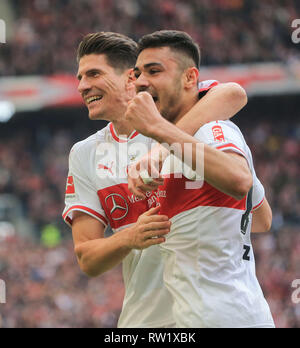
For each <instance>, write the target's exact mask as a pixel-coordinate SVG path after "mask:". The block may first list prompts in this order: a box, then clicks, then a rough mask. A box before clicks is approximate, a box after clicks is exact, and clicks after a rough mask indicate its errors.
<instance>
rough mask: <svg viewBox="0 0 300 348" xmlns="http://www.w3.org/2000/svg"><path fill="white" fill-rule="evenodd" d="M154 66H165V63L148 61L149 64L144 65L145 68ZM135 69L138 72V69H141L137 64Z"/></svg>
mask: <svg viewBox="0 0 300 348" xmlns="http://www.w3.org/2000/svg"><path fill="white" fill-rule="evenodd" d="M154 66H159V67H163V65H162V64H161V63H148V64H145V65H144V69H149V68H152V67H154ZM134 71H135V72H137V71H140V69H139V68H138V67H137V66H136V67H135V68H134Z"/></svg>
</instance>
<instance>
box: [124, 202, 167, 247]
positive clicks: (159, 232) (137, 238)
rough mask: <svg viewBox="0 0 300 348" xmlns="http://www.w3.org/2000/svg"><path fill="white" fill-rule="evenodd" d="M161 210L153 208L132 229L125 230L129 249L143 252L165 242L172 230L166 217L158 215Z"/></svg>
mask: <svg viewBox="0 0 300 348" xmlns="http://www.w3.org/2000/svg"><path fill="white" fill-rule="evenodd" d="M159 210H160V207H159V206H157V207H155V208H151V209H150V210H148V211H147V212H146V213H144V214H142V215H141V216H140V217H139V218H138V220H137V222H136V223H135V224H134V225H133V226H132V227H129V228H128V229H126V230H124V232H123V233H126V236H127V238H128V242H127V244H128V247H129V248H131V249H139V250H142V249H146V248H148V247H150V246H152V245H155V244H161V243H163V242H165V235H166V234H168V233H169V232H170V229H171V221H170V220H169V218H168V217H167V216H165V215H158V213H159Z"/></svg>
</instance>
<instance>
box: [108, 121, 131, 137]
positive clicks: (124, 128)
mask: <svg viewBox="0 0 300 348" xmlns="http://www.w3.org/2000/svg"><path fill="white" fill-rule="evenodd" d="M112 124H113V125H114V128H115V131H116V133H117V135H118V136H122V135H126V136H127V137H129V136H130V134H131V133H132V132H133V131H134V128H133V127H132V126H131V124H130V123H129V122H127V121H125V120H114V121H112Z"/></svg>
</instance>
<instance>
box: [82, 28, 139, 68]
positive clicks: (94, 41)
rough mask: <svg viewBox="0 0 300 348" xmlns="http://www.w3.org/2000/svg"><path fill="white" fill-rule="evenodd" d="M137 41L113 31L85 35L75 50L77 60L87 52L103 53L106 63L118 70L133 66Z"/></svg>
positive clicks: (87, 53)
mask: <svg viewBox="0 0 300 348" xmlns="http://www.w3.org/2000/svg"><path fill="white" fill-rule="evenodd" d="M137 48H138V46H137V43H136V42H135V41H134V40H132V39H130V38H129V37H127V36H125V35H122V34H119V33H113V32H98V33H92V34H88V35H86V36H85V37H84V38H83V40H82V41H81V43H80V44H79V47H78V50H77V61H78V62H79V61H80V59H81V58H82V57H83V56H85V55H89V54H104V55H106V57H107V63H108V64H109V65H110V66H111V67H113V68H115V69H118V70H121V71H124V70H126V69H130V68H133V67H134V66H135V63H136V59H137Z"/></svg>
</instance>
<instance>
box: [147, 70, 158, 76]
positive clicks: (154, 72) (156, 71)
mask: <svg viewBox="0 0 300 348" xmlns="http://www.w3.org/2000/svg"><path fill="white" fill-rule="evenodd" d="M159 72H160V71H159V70H157V69H151V70H149V74H150V75H155V74H157V73H159Z"/></svg>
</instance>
